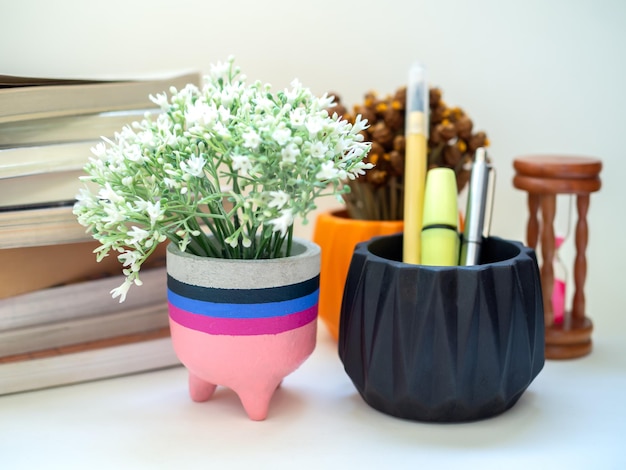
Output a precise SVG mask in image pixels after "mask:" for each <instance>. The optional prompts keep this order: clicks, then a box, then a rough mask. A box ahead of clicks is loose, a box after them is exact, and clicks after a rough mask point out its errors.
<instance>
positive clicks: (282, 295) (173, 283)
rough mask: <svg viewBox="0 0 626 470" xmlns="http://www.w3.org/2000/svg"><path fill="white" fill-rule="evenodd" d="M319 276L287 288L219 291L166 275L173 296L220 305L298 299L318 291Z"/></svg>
mask: <svg viewBox="0 0 626 470" xmlns="http://www.w3.org/2000/svg"><path fill="white" fill-rule="evenodd" d="M319 284H320V277H319V274H318V275H317V276H315V277H312V278H311V279H308V280H306V281H302V282H299V283H297V284H289V285H287V286H279V287H266V288H261V289H220V288H216V287H202V286H193V285H191V284H185V283H184V282H181V281H179V280H177V279H174V278H173V277H172V276H170V275H169V274H168V276H167V287H168V289H170V290H171V291H172V292H174V293H175V294H178V295H181V296H183V297H187V298H189V299H195V300H202V301H204V302H215V303H222V304H262V303H270V302H282V301H285V300H293V299H298V298H300V297H304V296H305V295H309V294H312V293H313V292H315V291H316V290H317V289H319Z"/></svg>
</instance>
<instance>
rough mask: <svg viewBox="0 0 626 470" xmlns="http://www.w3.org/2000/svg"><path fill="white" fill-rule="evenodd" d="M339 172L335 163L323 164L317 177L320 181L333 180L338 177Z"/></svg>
mask: <svg viewBox="0 0 626 470" xmlns="http://www.w3.org/2000/svg"><path fill="white" fill-rule="evenodd" d="M337 173H338V170H337V168H335V164H334V163H333V162H324V163H322V169H321V170H320V171H319V172H318V173H317V174H316V175H315V177H316V178H317V179H318V180H319V181H326V180H332V179H333V178H335V177H336V176H337Z"/></svg>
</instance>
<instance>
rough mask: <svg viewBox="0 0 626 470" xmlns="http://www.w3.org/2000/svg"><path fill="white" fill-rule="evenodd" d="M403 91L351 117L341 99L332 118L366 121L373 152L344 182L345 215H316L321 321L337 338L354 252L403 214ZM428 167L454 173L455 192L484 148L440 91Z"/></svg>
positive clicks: (398, 226)
mask: <svg viewBox="0 0 626 470" xmlns="http://www.w3.org/2000/svg"><path fill="white" fill-rule="evenodd" d="M405 105H406V87H401V88H399V89H398V90H396V92H395V93H394V94H393V95H390V96H387V97H386V98H384V99H381V98H379V97H378V96H377V94H376V93H374V92H369V93H367V94H366V95H365V98H364V101H363V103H362V104H359V105H357V106H355V107H354V110H353V112H349V111H348V110H347V109H346V108H345V106H343V105H342V103H341V101H340V99H339V98H337V102H336V104H335V105H334V106H333V108H331V112H333V113H337V114H338V115H341V116H344V117H345V118H346V119H347V120H348V121H349V122H352V123H356V122H357V117H358V119H359V120H360V119H363V118H364V119H367V121H368V124H369V125H370V127H369V128H367V129H363V130H362V131H361V133H362V134H363V138H364V140H365V141H368V142H371V143H372V148H371V150H370V152H369V154H368V156H367V159H366V160H365V161H366V162H368V163H371V164H373V165H375V167H374V168H372V169H371V170H369V171H367V172H366V174H365V176H364V177H362V178H359V179H358V180H357V179H354V180H349V181H347V184H348V186H349V187H350V192H348V193H346V194H344V196H343V199H344V201H345V203H346V204H345V209H342V210H337V211H333V212H327V213H322V214H320V215H319V216H318V217H317V219H316V224H315V231H314V236H313V240H314V241H315V242H316V243H317V244H318V245H320V246H321V247H322V267H321V279H320V283H321V284H320V298H319V305H320V310H319V312H320V313H319V315H320V318H321V319H322V320H323V321H324V323H325V324H326V326H327V327H328V329H329V331H330V333H331V335H332V336H333V337H334V338H335V339H337V338H338V335H339V314H340V308H341V302H342V297H343V292H344V284H345V279H346V275H347V273H348V267H349V265H350V260H351V259H352V254H353V251H354V247H355V245H356V244H357V243H359V242H362V241H366V240H369V239H370V238H372V237H375V236H380V235H391V234H394V233H398V232H402V230H403V220H402V219H403V214H404V205H403V202H404V186H403V185H404V158H405V136H404V132H405V114H406V110H405ZM429 107H430V113H429V138H428V165H429V167H430V168H434V167H447V168H452V169H454V172H455V174H456V179H457V188H458V189H459V191H461V190H462V189H463V188H464V186H465V185H466V184H467V181H468V180H469V175H470V169H471V164H472V161H473V158H474V153H475V151H476V149H477V148H479V147H484V146H487V145H488V141H487V136H486V134H485V133H484V132H482V131H478V132H476V131H474V125H473V122H472V120H471V119H470V118H469V117H468V116H467V114H466V113H465V112H464V111H463V110H462V109H461V108H459V107H448V106H447V105H446V104H445V103H444V101H443V99H442V92H441V90H440V89H439V88H431V89H430V90H429Z"/></svg>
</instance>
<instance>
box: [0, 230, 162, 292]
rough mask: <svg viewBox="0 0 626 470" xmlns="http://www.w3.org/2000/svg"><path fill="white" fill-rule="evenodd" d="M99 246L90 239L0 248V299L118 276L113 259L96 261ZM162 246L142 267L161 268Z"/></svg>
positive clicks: (118, 269)
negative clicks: (57, 243)
mask: <svg viewBox="0 0 626 470" xmlns="http://www.w3.org/2000/svg"><path fill="white" fill-rule="evenodd" d="M99 246H100V243H99V242H97V241H95V240H92V241H88V242H78V243H69V244H61V245H46V246H29V247H22V248H9V249H0V266H2V269H0V299H5V298H7V297H11V296H14V295H19V294H24V293H26V292H34V291H36V290H38V289H44V288H47V287H53V286H58V285H63V284H70V283H75V282H81V281H85V280H87V279H96V278H103V277H106V276H115V275H119V274H120V273H121V269H122V266H121V264H120V262H119V261H118V260H117V258H116V257H115V256H113V255H111V256H107V257H106V258H104V259H103V260H102V261H100V262H99V263H98V262H97V261H96V255H95V254H94V253H93V250H95V249H96V248H98V247H99ZM166 246H167V242H164V243H162V244H161V245H160V246H159V247H157V249H156V250H155V252H154V253H153V254H152V256H150V258H149V259H148V261H147V262H146V263H145V264H144V266H143V267H145V268H150V267H157V266H164V265H165V250H166ZM143 267H142V269H143ZM120 284H121V283H120Z"/></svg>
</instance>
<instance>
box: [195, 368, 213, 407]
mask: <svg viewBox="0 0 626 470" xmlns="http://www.w3.org/2000/svg"><path fill="white" fill-rule="evenodd" d="M216 387H217V386H216V385H215V384H212V383H209V382H206V381H205V380H202V379H201V378H200V377H198V376H197V375H194V374H193V373H192V372H189V396H190V397H191V399H192V400H193V401H195V402H203V401H207V400H208V399H209V398H211V397H212V396H213V392H215V388H216Z"/></svg>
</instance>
